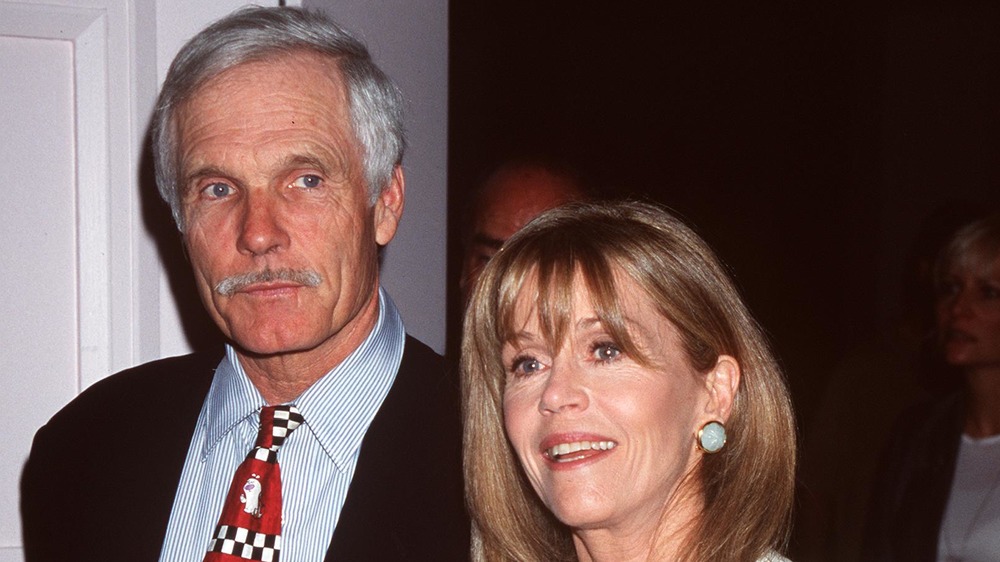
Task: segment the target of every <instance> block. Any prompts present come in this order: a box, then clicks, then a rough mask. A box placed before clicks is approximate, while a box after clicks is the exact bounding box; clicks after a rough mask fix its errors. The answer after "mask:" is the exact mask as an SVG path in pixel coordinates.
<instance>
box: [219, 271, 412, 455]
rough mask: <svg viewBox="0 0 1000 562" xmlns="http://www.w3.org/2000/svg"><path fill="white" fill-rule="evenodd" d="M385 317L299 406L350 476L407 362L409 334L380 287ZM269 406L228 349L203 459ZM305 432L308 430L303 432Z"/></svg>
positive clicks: (381, 314)
mask: <svg viewBox="0 0 1000 562" xmlns="http://www.w3.org/2000/svg"><path fill="white" fill-rule="evenodd" d="M378 297H379V314H378V319H377V320H376V322H375V327H374V328H373V329H372V331H371V333H369V334H368V337H366V338H365V340H364V341H363V342H362V343H361V345H360V346H358V348H357V349H355V350H354V351H353V352H351V354H350V355H348V356H347V357H346V358H345V359H344V360H343V361H342V362H341V363H340V364H339V365H337V366H336V367H334V368H333V369H332V370H331V371H330V372H329V373H327V374H326V375H324V376H323V377H322V378H320V379H319V380H318V381H316V382H315V383H313V385H312V386H310V387H309V388H307V389H306V390H305V392H303V393H302V394H301V395H300V396H299V397H298V398H297V399H296V400H294V401H293V402H294V403H295V405H296V406H297V407H298V409H299V411H300V412H301V413H302V417H303V418H305V423H304V424H303V425H304V427H307V428H309V431H310V432H311V433H312V434H313V435H314V436H315V437H316V439H317V440H318V441H319V443H320V446H321V447H322V448H323V450H324V451H326V453H327V455H329V456H330V459H331V460H332V461H333V462H334V463H335V464H336V465H337V468H338V469H340V470H344V469H345V467H346V465H347V463H348V462H349V460H350V458H351V457H352V456H353V455H354V453H355V452H356V451H357V449H358V448H359V447H360V446H361V441H362V439H363V438H364V435H365V432H366V431H367V430H368V426H369V425H370V424H371V421H372V419H373V418H374V417H375V414H376V412H378V409H379V406H381V405H382V401H383V400H384V399H385V396H386V395H387V394H388V393H389V388H390V387H392V383H393V381H394V380H395V379H396V373H397V372H398V371H399V365H400V363H401V361H402V358H403V345H404V343H405V340H406V330H405V328H404V326H403V321H402V318H401V317H400V316H399V311H398V310H397V309H396V305H395V304H394V303H393V302H392V299H391V298H390V297H389V295H388V294H387V293H386V292H385V291H384V290H383V289H382V288H381V287H380V288H379V292H378ZM265 405H266V402H265V401H264V398H263V396H261V394H260V392H259V391H258V390H257V388H256V387H254V385H253V383H251V382H250V379H249V378H248V377H247V375H246V372H245V371H244V370H243V367H242V365H240V362H239V358H238V356H237V355H236V351H235V350H234V349H233V348H232V347H231V346H229V345H228V344H227V345H226V357H225V359H223V360H222V362H221V363H220V364H219V368H218V369H216V371H215V377H214V379H213V380H212V386H211V388H210V389H209V392H208V396H207V397H206V399H205V414H206V415H205V420H206V422H205V423H206V424H207V427H206V432H205V444H204V448H203V450H202V457H203V458H204V457H206V456H208V455H209V454H210V453H211V452H212V450H213V449H214V448H215V446H216V445H217V444H218V443H219V441H220V440H222V439H223V438H224V437H225V436H226V435H227V434H228V433H229V432H230V431H232V430H233V429H234V428H235V427H236V426H237V425H239V424H240V422H242V421H244V420H246V419H247V418H249V417H251V416H256V415H257V412H258V411H259V410H260V409H261V408H262V407H263V406H265ZM298 432H302V428H299V429H298Z"/></svg>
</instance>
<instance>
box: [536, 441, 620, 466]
mask: <svg viewBox="0 0 1000 562" xmlns="http://www.w3.org/2000/svg"><path fill="white" fill-rule="evenodd" d="M617 446H618V442H617V441H615V440H613V439H609V438H607V437H604V436H600V435H583V434H560V435H552V436H549V437H547V438H545V439H544V440H543V441H542V443H541V452H542V456H543V457H545V459H546V460H547V461H549V462H550V463H553V464H554V465H557V466H562V465H568V464H575V463H579V462H580V461H585V460H590V459H595V458H598V457H601V456H604V455H606V454H608V452H610V451H611V450H613V449H614V448H615V447H617Z"/></svg>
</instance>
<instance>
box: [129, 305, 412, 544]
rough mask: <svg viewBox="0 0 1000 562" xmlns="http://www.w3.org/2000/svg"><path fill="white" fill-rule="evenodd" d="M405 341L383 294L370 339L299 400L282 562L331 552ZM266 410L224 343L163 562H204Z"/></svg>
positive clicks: (286, 480)
mask: <svg viewBox="0 0 1000 562" xmlns="http://www.w3.org/2000/svg"><path fill="white" fill-rule="evenodd" d="M405 339H406V332H405V329H404V328H403V322H402V320H401V319H400V317H399V312H398V311H397V310H396V306H395V305H394V304H393V302H392V299H390V298H389V296H388V295H387V294H386V293H385V292H384V291H383V290H382V289H381V288H380V289H379V316H378V320H377V322H376V324H375V327H374V329H373V330H372V332H371V334H369V335H368V337H367V338H366V339H365V341H364V342H363V343H362V344H361V346H360V347H358V349H356V350H355V351H354V352H353V353H351V355H349V356H348V357H347V358H346V359H345V360H344V361H343V362H342V363H341V364H340V365H338V366H337V367H335V368H334V369H333V370H332V371H330V372H329V373H327V374H326V375H325V376H324V377H323V378H321V379H320V380H318V381H316V383H314V384H313V385H312V386H311V387H309V388H308V389H306V391H305V392H303V393H302V394H301V395H300V396H299V397H298V398H297V399H296V400H295V401H294V403H295V405H296V406H298V408H299V411H300V412H302V416H303V418H305V422H304V424H303V426H302V427H299V428H298V429H297V430H295V432H294V433H292V434H291V435H290V436H289V437H288V440H287V441H286V442H285V443H284V445H282V447H281V451H279V453H278V457H279V458H278V461H279V463H280V465H281V491H282V504H283V505H282V518H283V521H284V522H283V524H282V531H281V535H282V537H281V541H282V548H281V560H282V562H315V561H316V560H322V559H323V557H324V556H325V555H326V551H327V548H328V547H329V545H330V539H331V537H332V536H333V530H334V528H335V527H336V526H337V520H338V519H339V517H340V510H341V508H342V507H343V506H344V500H345V499H346V497H347V489H348V487H349V486H350V484H351V478H352V476H353V475H354V468H355V466H356V465H357V460H358V453H359V451H360V448H361V440H362V439H363V438H364V436H365V432H367V431H368V426H369V425H370V424H371V422H372V419H373V418H374V417H375V414H376V412H377V411H378V409H379V407H380V406H381V405H382V401H383V400H384V399H385V397H386V395H387V394H388V393H389V388H390V387H391V386H392V383H393V381H394V380H395V378H396V373H397V371H398V370H399V365H400V362H401V360H402V357H403V345H404V342H405ZM265 405H266V403H265V401H264V398H263V397H262V396H261V395H260V392H258V391H257V389H256V388H255V387H254V386H253V384H252V383H251V382H250V379H248V378H247V376H246V373H244V371H243V368H242V366H241V365H240V363H239V360H238V358H237V356H236V353H235V351H234V350H233V349H232V348H231V347H229V346H227V347H226V358H225V359H223V361H222V362H221V363H220V364H219V367H218V369H217V370H216V372H215V377H214V379H213V380H212V386H211V388H210V389H209V392H208V396H207V397H206V398H205V404H204V405H203V406H202V409H201V414H200V415H199V417H198V424H197V426H196V428H195V433H194V436H193V437H192V439H191V447H190V448H189V449H188V453H187V459H186V460H185V461H184V469H183V471H182V473H181V480H180V484H179V485H178V487H177V495H176V496H175V498H174V507H173V510H172V511H171V513H170V521H169V523H168V524H167V535H166V538H165V539H164V543H163V550H162V551H161V552H160V561H161V562H196V561H200V560H202V559H203V558H204V556H205V550H206V548H207V547H208V543H209V539H210V537H211V535H212V532H213V531H214V530H215V526H216V524H217V523H218V519H219V514H220V513H221V512H222V505H223V502H224V501H225V497H226V493H227V492H228V491H229V486H230V484H231V482H232V478H233V474H234V473H235V472H236V467H238V466H239V465H240V463H241V462H243V459H244V457H246V454H247V452H248V451H249V450H250V449H251V448H252V447H253V444H254V440H255V438H256V437H257V427H258V425H259V424H260V408H261V407H263V406H265ZM164 406H165V407H169V405H164ZM137 501H141V498H137Z"/></svg>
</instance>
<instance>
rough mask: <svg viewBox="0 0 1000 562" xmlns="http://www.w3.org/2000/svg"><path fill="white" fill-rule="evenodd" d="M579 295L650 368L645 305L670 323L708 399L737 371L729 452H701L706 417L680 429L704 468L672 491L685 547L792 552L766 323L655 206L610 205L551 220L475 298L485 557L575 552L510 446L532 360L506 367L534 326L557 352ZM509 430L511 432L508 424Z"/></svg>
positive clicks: (473, 503)
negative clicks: (515, 394)
mask: <svg viewBox="0 0 1000 562" xmlns="http://www.w3.org/2000/svg"><path fill="white" fill-rule="evenodd" d="M580 287H583V288H584V291H583V292H584V293H585V294H586V295H587V300H589V301H590V305H591V306H592V307H593V308H592V312H591V311H588V314H592V315H593V317H594V318H593V319H590V320H585V322H586V323H590V324H593V323H594V322H593V320H595V319H596V323H597V324H600V326H601V329H602V330H603V331H604V333H606V334H607V336H608V339H609V340H613V342H614V344H615V346H616V348H618V349H620V351H621V352H622V353H623V354H624V356H626V357H630V358H631V360H632V361H636V362H638V363H639V364H640V365H641V364H646V365H651V364H655V361H647V359H651V358H652V357H651V356H652V355H653V353H651V352H650V349H649V343H648V341H647V339H648V338H647V337H646V335H644V334H640V333H638V332H637V331H636V330H635V324H633V323H632V320H631V319H630V318H628V314H632V315H633V316H634V315H637V314H638V312H637V310H636V308H637V305H638V307H639V309H640V310H641V309H642V307H643V306H645V308H646V312H649V311H650V310H651V311H652V312H654V315H655V316H658V317H660V318H661V319H662V320H665V321H666V323H667V324H668V325H669V326H670V327H671V329H672V330H673V332H674V333H675V334H676V345H677V349H678V350H682V351H681V352H680V353H681V355H682V356H683V357H681V360H682V362H683V363H684V364H685V365H686V366H687V367H688V368H689V369H690V373H693V375H692V376H694V377H696V378H698V379H699V380H701V381H703V383H704V385H703V388H705V389H706V392H707V393H708V394H711V393H712V392H713V390H712V388H713V385H712V381H713V380H715V379H716V375H717V373H716V370H717V369H719V368H720V365H721V366H722V367H723V368H726V369H729V370H730V379H732V376H731V371H732V368H731V367H735V369H736V371H737V374H736V377H735V378H736V379H737V380H738V385H737V386H736V387H735V388H734V389H733V390H734V393H733V394H732V396H731V397H730V399H729V405H728V406H725V407H721V408H719V409H718V411H716V412H714V413H715V414H717V415H718V416H719V417H720V418H724V419H720V420H719V421H723V422H725V423H726V427H727V433H728V436H729V437H728V442H727V444H726V445H725V448H724V449H723V450H722V451H721V452H719V453H717V454H714V455H702V454H701V453H700V452H699V453H695V450H696V437H695V433H696V430H697V429H698V428H697V427H693V425H695V424H696V423H697V420H698V417H697V416H693V417H691V418H690V419H689V420H688V421H687V422H684V423H690V424H691V426H686V427H683V428H680V431H681V433H684V434H687V437H688V441H687V443H686V444H685V450H686V451H688V452H689V453H691V454H692V455H693V458H695V462H694V464H693V466H691V467H687V466H685V467H684V468H685V473H684V475H683V477H682V478H680V479H679V480H678V481H677V482H672V483H670V484H673V485H675V487H676V490H675V493H676V496H675V497H676V498H694V500H695V501H694V502H693V503H691V502H688V503H687V505H688V506H690V505H695V506H696V514H695V517H694V518H693V520H692V521H690V527H688V530H689V531H690V533H689V534H688V535H687V540H686V541H685V542H686V543H687V545H686V547H687V549H688V554H692V555H694V556H696V557H697V558H698V559H706V560H728V559H747V557H748V556H750V555H754V556H758V555H760V554H762V553H763V552H765V551H766V550H768V549H769V548H773V547H775V546H780V545H781V544H782V543H783V541H784V539H785V535H786V533H787V524H788V518H789V511H790V505H791V498H792V490H793V480H794V457H795V429H794V421H793V417H792V413H791V407H790V403H789V398H788V394H787V390H786V388H785V385H784V381H783V379H782V376H781V374H780V372H779V370H778V368H777V366H776V365H775V363H774V360H773V358H772V357H771V354H770V352H769V350H768V346H767V344H766V342H765V341H764V338H763V336H762V335H761V332H760V330H759V328H758V327H757V326H756V324H755V322H754V321H753V319H752V318H751V317H750V315H749V313H748V311H747V310H746V308H745V306H744V305H743V303H742V302H741V300H740V298H739V295H738V294H737V291H736V290H735V288H734V287H733V285H732V283H731V281H730V280H729V278H728V276H727V274H726V272H725V270H724V268H723V267H722V266H721V264H720V263H719V262H718V260H717V259H716V258H715V256H714V254H713V253H712V251H711V250H710V249H709V248H708V247H707V245H706V244H705V243H704V242H703V241H702V240H701V239H700V238H699V237H698V236H697V235H696V234H695V233H694V232H692V231H691V230H690V229H689V228H688V227H686V226H685V225H683V224H682V223H681V222H680V221H679V220H677V219H676V218H674V217H672V216H671V215H669V214H668V213H666V212H664V211H663V210H661V209H659V208H657V207H654V206H650V205H645V204H640V203H617V204H615V203H607V202H602V203H601V204H582V205H578V204H574V205H569V206H566V207H562V208H559V209H556V210H553V211H549V212H547V213H545V214H543V215H542V216H540V217H539V218H538V219H536V220H535V221H534V222H533V223H531V224H530V225H529V226H527V227H526V228H525V229H523V230H522V231H521V232H519V233H518V234H516V235H515V236H514V237H512V238H511V239H510V240H509V241H508V242H507V244H506V245H505V247H504V249H503V250H502V251H501V252H500V253H499V254H498V255H496V256H495V257H494V258H493V260H492V261H491V262H490V263H489V264H488V265H487V266H486V268H485V269H484V271H483V275H482V278H481V281H480V283H479V285H478V286H477V288H476V290H475V292H474V293H473V295H472V297H471V302H470V305H469V307H468V310H467V316H466V322H465V327H464V330H465V333H464V339H463V346H462V352H463V353H462V371H463V389H464V390H463V394H464V400H465V402H464V415H465V423H466V429H465V432H466V437H465V463H466V464H465V466H466V479H467V481H466V487H467V495H468V498H469V503H470V508H471V512H472V515H473V519H474V521H475V523H476V525H477V528H478V532H479V533H480V538H479V540H480V544H481V547H482V548H481V553H485V554H486V557H487V558H489V557H490V556H491V555H492V556H495V555H498V553H503V554H502V556H505V557H509V558H514V559H547V558H552V559H555V558H561V557H567V556H571V555H572V547H571V546H570V536H571V532H568V531H567V530H566V529H565V528H564V527H562V526H561V525H559V524H556V523H554V522H553V521H552V517H551V515H550V513H549V511H548V510H547V509H546V507H545V504H547V503H549V501H550V498H546V501H545V503H542V502H540V501H539V500H538V498H537V497H536V495H535V493H534V491H533V487H532V485H530V484H529V483H528V480H529V479H526V478H525V475H524V472H523V471H522V467H521V464H520V463H519V461H518V456H517V455H516V454H515V451H513V450H512V449H511V447H510V445H509V444H508V438H509V437H511V436H509V435H508V434H507V433H505V430H504V426H505V414H506V413H508V412H506V411H505V406H507V403H506V400H507V399H508V398H509V396H508V394H507V393H508V390H509V389H510V382H509V381H510V377H511V371H512V370H514V369H517V368H519V367H517V365H520V363H519V362H518V361H515V362H514V364H512V365H507V364H506V363H505V358H506V357H505V348H508V347H509V346H510V345H511V344H513V343H517V342H518V340H519V338H520V337H521V331H522V329H524V328H525V325H524V324H523V323H524V322H525V321H526V320H527V321H528V323H529V324H530V325H529V326H528V328H529V330H528V331H533V330H538V331H540V333H541V334H542V336H541V340H544V341H547V342H548V347H549V349H557V348H560V347H562V345H563V344H565V343H566V340H568V339H570V338H571V335H572V333H573V330H574V327H573V323H575V322H577V321H578V320H579V314H578V312H577V311H575V310H574V307H577V308H578V307H579V298H578V292H579V288H580ZM636 299H638V301H637V300H636ZM526 304H527V306H528V309H529V310H530V313H528V314H529V318H528V319H526V318H525V317H524V310H525V306H526ZM664 339H665V340H669V339H670V338H669V337H665V338H664ZM660 343H661V344H662V345H663V346H664V347H669V346H670V345H672V342H671V341H663V342H660ZM596 352H601V353H603V348H598V349H597V350H596ZM507 353H508V354H509V351H507ZM507 359H509V358H507ZM662 376H664V377H668V376H676V373H666V372H664V373H662ZM683 376H687V375H683ZM719 392H722V393H724V392H725V391H724V389H722V390H719ZM591 397H592V398H597V399H599V397H597V396H596V395H594V394H592V395H591ZM641 398H642V397H636V399H637V400H640V399H641ZM703 399H705V400H706V403H711V400H712V399H711V398H710V397H709V398H703ZM593 402H594V400H591V403H593ZM723 402H725V400H723ZM544 409H545V408H544V407H541V406H540V407H539V411H540V412H541V411H542V410H544ZM540 415H541V414H540ZM664 418H665V419H666V418H668V416H667V415H666V414H665V415H664ZM506 423H507V424H508V428H509V427H510V426H509V424H510V420H509V419H508V420H506ZM628 446H633V444H628V443H620V444H617V445H616V446H615V451H616V452H619V453H621V451H619V448H621V449H622V451H624V449H625V448H626V447H628ZM623 456H624V455H623ZM522 458H523V456H522ZM611 458H612V457H611V456H610V455H608V456H606V458H603V459H601V460H599V461H597V462H608V461H609V460H610V459H611ZM595 464H596V463H595ZM578 473H579V474H588V472H584V471H579V472H578ZM646 476H648V475H646ZM667 478H669V476H668V475H664V479H667ZM626 480H627V479H626ZM534 483H535V482H534V481H532V484H534ZM666 509H667V512H665V513H663V518H664V520H663V526H664V528H667V529H670V528H673V527H672V526H673V525H675V524H677V523H678V522H677V521H670V518H671V516H672V515H676V516H677V517H681V518H683V517H685V515H684V514H683V513H680V510H679V511H678V513H671V512H669V506H668V508H666ZM681 523H683V522H681ZM570 531H574V530H573V529H570ZM654 546H655V545H654Z"/></svg>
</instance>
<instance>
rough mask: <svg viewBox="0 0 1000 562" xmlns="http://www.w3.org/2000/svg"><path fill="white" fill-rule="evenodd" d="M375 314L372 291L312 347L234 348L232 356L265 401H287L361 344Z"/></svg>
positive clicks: (377, 312)
mask: <svg viewBox="0 0 1000 562" xmlns="http://www.w3.org/2000/svg"><path fill="white" fill-rule="evenodd" d="M378 314H379V298H378V292H377V291H376V293H375V294H374V295H372V298H371V300H369V302H368V303H367V304H365V306H364V307H363V308H362V309H361V310H360V311H359V312H358V314H357V316H355V317H354V319H353V320H352V321H351V322H349V323H348V324H347V325H346V326H344V328H343V329H342V330H341V331H340V332H337V333H336V334H334V335H333V336H332V337H330V338H328V339H327V340H325V341H324V342H322V343H321V344H320V345H318V346H316V347H314V348H311V349H306V350H301V351H292V352H288V353H278V354H274V355H254V354H250V353H246V352H245V351H243V350H241V349H239V348H238V347H237V348H236V355H237V356H238V357H239V361H240V365H242V366H243V370H244V371H245V372H246V375H247V378H249V379H250V382H251V383H253V385H254V386H255V387H256V388H257V391H258V392H260V394H261V396H263V397H264V400H265V401H266V402H267V403H268V404H284V403H287V402H291V401H293V400H295V399H296V398H298V397H299V395H301V394H302V393H303V392H305V390H306V389H308V388H309V387H310V386H312V385H313V384H314V383H315V382H316V381H318V380H319V379H320V378H322V377H323V376H325V375H326V374H327V373H329V372H330V371H332V370H333V369H334V368H336V367H337V365H340V364H341V363H342V362H343V361H344V359H346V358H347V357H348V356H349V355H350V354H351V353H353V352H354V351H355V350H357V349H358V348H359V347H360V346H361V344H362V343H363V342H364V341H365V338H367V337H368V335H369V334H371V332H372V330H373V329H374V328H375V324H376V322H377V321H378Z"/></svg>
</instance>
